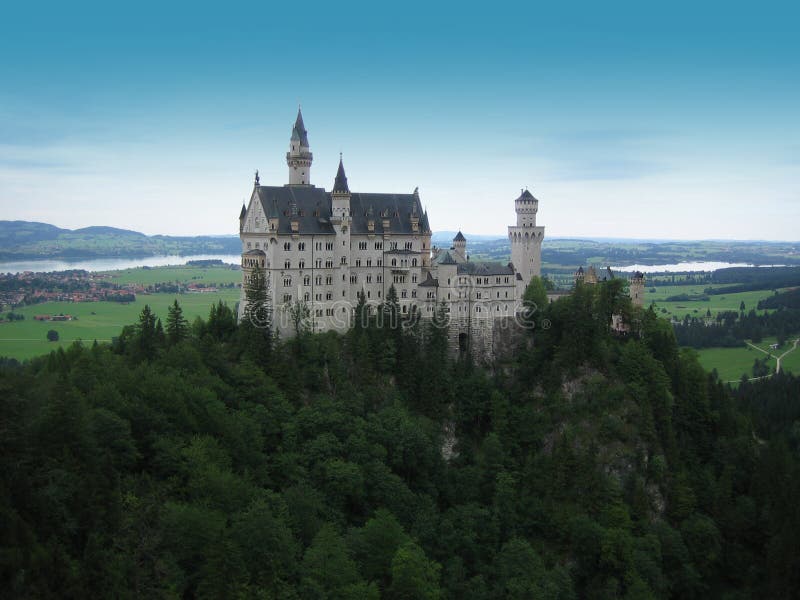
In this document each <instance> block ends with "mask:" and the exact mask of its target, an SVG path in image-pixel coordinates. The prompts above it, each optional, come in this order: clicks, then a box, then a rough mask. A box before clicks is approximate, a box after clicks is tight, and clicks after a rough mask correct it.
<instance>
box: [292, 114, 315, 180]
mask: <svg viewBox="0 0 800 600" xmlns="http://www.w3.org/2000/svg"><path fill="white" fill-rule="evenodd" d="M313 160H314V156H313V155H312V154H311V151H310V149H309V145H308V131H306V126H305V124H304V123H303V113H302V112H301V110H300V108H299V107H298V109H297V119H296V120H295V122H294V127H292V137H291V139H290V140H289V152H287V153H286V164H287V165H288V166H289V185H311V163H312V162H313Z"/></svg>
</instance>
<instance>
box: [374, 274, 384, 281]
mask: <svg viewBox="0 0 800 600" xmlns="http://www.w3.org/2000/svg"><path fill="white" fill-rule="evenodd" d="M375 281H377V282H378V283H383V275H376V276H375Z"/></svg>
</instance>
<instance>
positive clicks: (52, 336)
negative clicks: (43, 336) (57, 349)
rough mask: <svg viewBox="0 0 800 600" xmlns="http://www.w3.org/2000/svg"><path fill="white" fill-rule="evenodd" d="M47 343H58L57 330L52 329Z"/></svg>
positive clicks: (48, 334)
mask: <svg viewBox="0 0 800 600" xmlns="http://www.w3.org/2000/svg"><path fill="white" fill-rule="evenodd" d="M47 341H48V342H57V341H58V332H57V331H56V330H55V329H51V330H50V331H48V332H47Z"/></svg>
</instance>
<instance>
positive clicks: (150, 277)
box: [106, 265, 242, 285]
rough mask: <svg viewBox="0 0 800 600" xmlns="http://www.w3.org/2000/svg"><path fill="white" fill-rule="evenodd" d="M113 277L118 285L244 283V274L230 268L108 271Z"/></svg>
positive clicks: (143, 268) (156, 268) (183, 267)
mask: <svg viewBox="0 0 800 600" xmlns="http://www.w3.org/2000/svg"><path fill="white" fill-rule="evenodd" d="M106 273H108V274H109V275H111V279H110V281H111V282H112V283H116V284H118V285H123V284H126V283H139V284H141V285H153V284H155V283H175V282H179V283H186V284H188V283H204V284H206V285H221V284H238V283H241V281H242V272H241V271H239V270H234V269H231V268H229V267H193V266H189V265H185V266H173V267H152V268H147V267H138V268H136V269H124V270H121V271H106Z"/></svg>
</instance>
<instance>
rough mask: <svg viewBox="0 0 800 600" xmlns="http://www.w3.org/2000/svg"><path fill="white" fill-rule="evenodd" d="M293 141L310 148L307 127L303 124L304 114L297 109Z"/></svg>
mask: <svg viewBox="0 0 800 600" xmlns="http://www.w3.org/2000/svg"><path fill="white" fill-rule="evenodd" d="M292 140H299V141H300V145H301V146H305V147H306V148H308V131H306V126H305V125H304V124H303V113H302V112H301V110H300V109H299V108H298V109H297V119H296V120H295V122H294V127H293V128H292Z"/></svg>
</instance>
